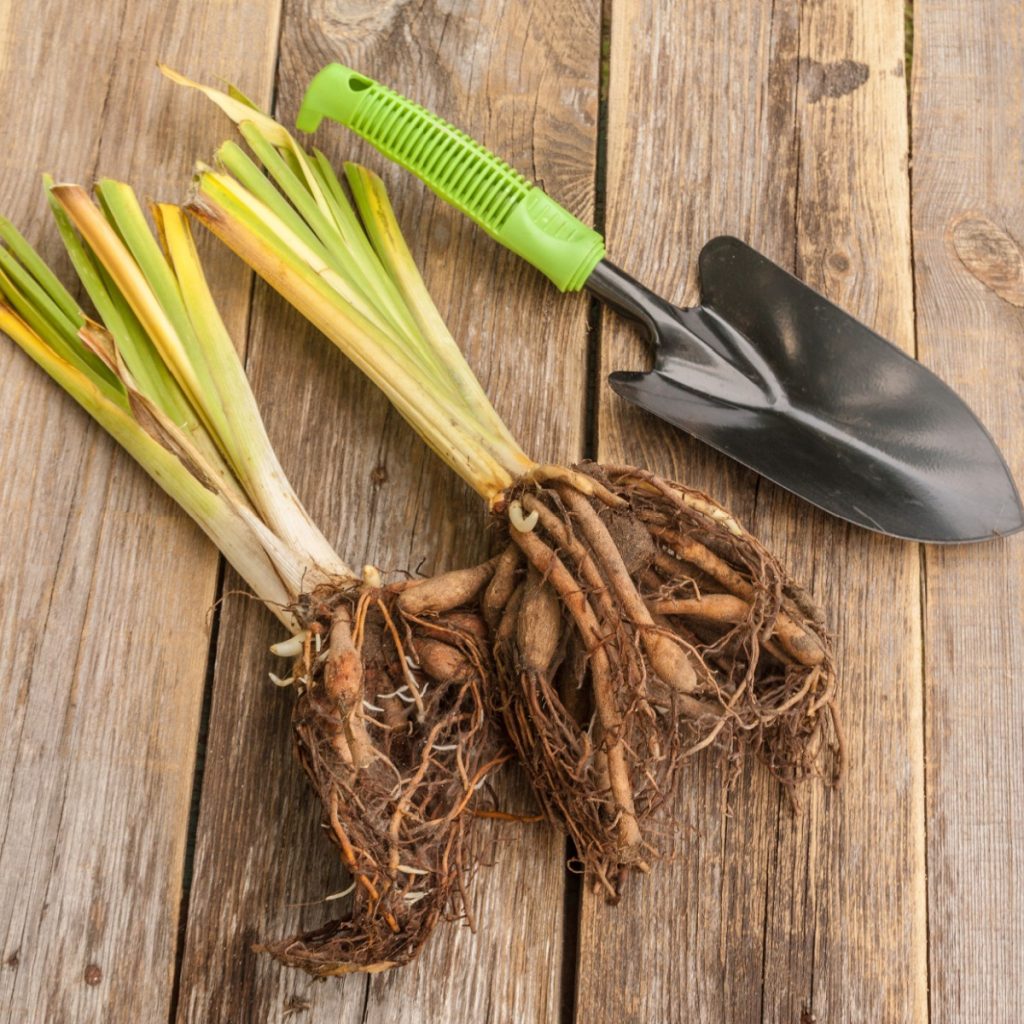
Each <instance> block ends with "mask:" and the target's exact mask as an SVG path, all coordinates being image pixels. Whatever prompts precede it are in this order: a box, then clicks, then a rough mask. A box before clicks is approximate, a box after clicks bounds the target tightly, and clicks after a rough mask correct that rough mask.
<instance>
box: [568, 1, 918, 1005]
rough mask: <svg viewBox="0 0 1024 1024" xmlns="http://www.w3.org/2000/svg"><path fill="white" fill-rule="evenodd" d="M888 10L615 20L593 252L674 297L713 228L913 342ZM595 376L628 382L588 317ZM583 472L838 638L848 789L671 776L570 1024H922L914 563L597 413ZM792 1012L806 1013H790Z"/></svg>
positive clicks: (703, 774) (635, 422)
mask: <svg viewBox="0 0 1024 1024" xmlns="http://www.w3.org/2000/svg"><path fill="white" fill-rule="evenodd" d="M902 14H903V5H902V3H897V2H894V0H875V2H872V3H868V4H864V3H861V2H855V0H841V2H836V3H832V4H827V5H823V4H819V3H812V2H809V0H808V2H803V3H801V2H798V0H785V2H784V0H778V2H776V3H774V4H771V5H768V4H742V3H720V4H706V3H702V2H697V0H685V2H681V3H677V4H660V5H650V4H643V3H637V2H633V0H617V2H615V3H613V5H612V46H611V69H610V71H611V79H610V98H609V155H608V199H607V211H608V214H607V216H608V223H607V228H608V237H609V243H610V253H611V256H612V258H613V259H616V260H618V261H619V262H621V263H623V264H625V265H626V266H627V267H628V268H629V269H630V270H631V272H633V273H635V274H636V275H637V276H638V277H639V278H640V279H641V280H643V281H645V282H647V283H649V284H651V285H652V286H653V287H654V288H655V289H658V290H661V291H663V292H664V294H666V295H667V296H668V297H669V298H673V299H675V300H677V301H679V300H686V301H692V300H694V299H695V297H696V288H695V280H694V278H695V259H696V254H697V252H698V249H699V246H700V245H701V244H702V242H703V241H705V240H706V239H708V238H709V237H711V236H712V235H714V234H717V233H721V232H728V233H733V234H737V235H739V236H740V237H742V238H745V239H747V240H749V241H750V242H751V243H752V244H754V245H755V246H757V247H758V248H760V249H762V250H763V251H765V252H766V254H767V255H769V256H771V257H772V258H774V259H775V260H777V261H779V262H781V263H782V265H783V266H787V267H791V268H794V269H795V270H796V272H797V273H798V274H800V275H801V276H802V277H804V278H805V279H806V280H808V281H809V283H811V284H812V285H813V286H816V287H818V288H820V289H821V290H823V291H824V292H825V293H826V294H828V295H830V296H832V297H834V298H835V299H836V300H837V301H839V302H841V303H842V304H844V305H845V306H846V307H847V308H849V309H850V310H851V311H852V312H853V313H854V314H855V315H859V316H860V317H861V318H862V319H865V320H866V321H867V322H869V323H872V324H874V325H875V326H876V327H877V328H878V329H879V330H881V331H883V332H884V333H886V334H887V335H888V336H890V337H893V338H895V339H896V340H897V341H899V342H901V343H902V344H904V345H905V346H907V347H908V349H909V348H910V347H911V344H912V331H913V325H912V295H911V279H910V246H909V238H908V233H909V204H908V183H907V167H906V154H907V123H906V93H905V81H904V79H903V77H902V73H903V63H902V58H901V47H902ZM602 349H603V352H602V363H603V368H604V369H605V370H612V369H618V368H624V367H634V366H637V365H641V364H642V363H643V362H644V361H645V355H644V354H643V353H642V350H641V346H640V344H639V343H638V339H637V336H636V334H635V332H634V331H633V330H631V329H630V328H628V327H624V326H623V325H622V324H620V323H619V322H618V321H617V320H615V319H614V318H613V317H611V316H608V317H606V318H605V319H604V321H603V331H602ZM600 396H601V406H600V449H599V450H600V454H601V457H602V458H603V459H606V460H609V461H617V460H621V459H630V460H632V461H635V462H640V463H646V464H647V465H649V466H651V467H652V468H654V469H656V470H658V471H659V472H662V473H664V474H666V475H668V476H674V477H677V478H681V479H685V480H686V481H687V482H689V483H692V484H696V485H697V486H700V487H705V488H707V489H708V490H710V491H711V492H712V493H713V494H715V495H716V496H718V497H719V498H721V499H723V500H725V501H726V502H727V503H728V504H730V505H731V506H732V507H733V508H734V509H735V511H736V512H737V514H739V515H740V516H741V518H742V519H744V520H745V521H746V522H747V523H748V525H749V526H750V527H751V528H752V529H753V531H754V532H755V533H756V534H758V535H760V536H761V537H762V538H763V539H764V540H765V541H766V542H767V543H768V544H769V546H771V547H772V548H774V549H775V550H777V551H778V552H779V553H780V554H781V555H782V556H783V560H784V561H785V562H786V563H787V564H788V565H789V566H790V567H791V568H792V571H793V572H794V574H795V575H796V576H797V578H799V579H801V580H803V581H805V582H806V583H807V584H808V585H809V587H810V588H811V590H812V591H813V592H814V594H815V595H816V596H817V598H818V599H819V600H820V601H821V602H822V604H823V605H824V607H825V609H826V612H827V616H828V620H829V622H830V623H831V625H832V628H833V629H834V630H835V632H836V633H837V634H838V654H839V667H840V671H841V676H842V681H843V685H842V691H841V696H840V705H841V709H842V713H843V717H844V721H845V726H846V730H847V733H848V739H849V747H850V761H851V764H850V768H849V771H848V774H847V777H846V779H845V781H844V783H843V785H842V788H840V789H839V790H837V791H827V790H824V789H823V788H822V787H819V786H810V787H808V788H807V789H806V790H805V792H804V793H803V794H802V800H803V807H802V810H801V812H800V813H799V815H797V816H796V817H795V818H794V816H793V815H792V814H791V813H790V811H789V810H788V808H787V807H786V806H785V804H784V802H783V801H782V800H781V799H780V796H779V794H778V793H777V791H776V789H775V787H774V785H773V784H772V783H771V782H769V781H768V780H767V779H766V778H765V773H763V772H762V771H760V770H755V771H751V772H748V773H746V774H744V776H743V777H742V778H741V779H740V780H739V782H738V784H737V786H736V789H735V790H734V792H733V793H732V794H731V796H730V798H729V807H728V810H727V809H726V807H725V806H724V803H723V794H722V785H721V771H720V769H719V766H718V765H716V764H715V763H714V759H713V758H708V759H707V760H705V761H702V762H701V763H700V764H697V765H695V766H694V767H693V768H692V769H691V771H690V772H689V774H688V775H687V776H686V778H685V779H684V781H683V785H682V792H681V795H680V797H679V799H678V801H677V804H676V811H677V813H678V814H679V815H680V817H681V819H682V823H683V830H682V837H683V841H682V843H681V851H680V855H679V857H678V858H677V859H676V860H675V861H674V862H673V863H671V864H668V865H660V866H659V868H658V869H657V873H656V874H655V875H654V876H653V877H652V878H650V879H647V880H644V881H643V882H642V883H640V884H636V885H634V886H633V887H632V888H631V890H629V891H628V892H627V896H626V898H625V900H624V901H623V904H622V905H621V906H620V907H619V908H617V909H608V908H606V907H605V906H603V905H602V904H600V903H599V902H598V901H597V900H596V899H594V898H591V897H589V896H588V897H586V898H585V900H584V905H583V912H582V924H581V935H580V965H579V981H578V1006H577V1017H578V1019H579V1020H580V1021H587V1022H591V1021H595V1022H596V1021H651V1020H659V1021H682V1020H730V1021H758V1020H765V1021H778V1020H786V1021H796V1020H800V1019H805V1020H808V1019H811V1020H813V1019H817V1020H839V1019H857V1020H894V1021H895V1020H921V1019H924V1017H925V1016H926V1013H927V1007H926V995H927V994H926V976H925V975H926V972H925V956H926V951H925V941H926V940H925V928H924V864H923V783H922V771H923V768H922V754H921V732H922V722H921V667H920V659H919V651H920V622H919V619H920V609H919V601H918V585H919V574H918V566H917V553H916V550H915V548H914V547H913V546H911V545H905V544H899V543H896V542H892V541H888V540H885V539H882V538H879V537H876V536H872V535H869V534H867V533H865V532H863V531H859V530H856V529H853V528H850V527H847V526H845V525H843V524H841V523H839V522H838V521H836V520H833V519H829V518H828V517H826V516H824V515H822V514H820V513H817V512H815V511H814V510H812V509H811V508H810V507H809V506H806V505H803V504H801V503H799V502H798V501H797V500H796V499H793V498H791V497H790V496H788V495H786V494H785V493H783V492H781V491H780V490H779V489H777V488H775V487H773V486H771V485H770V484H768V483H766V482H764V481H759V480H757V479H756V478H755V477H754V476H753V475H752V474H750V473H748V472H746V471H744V470H741V469H739V468H738V467H736V466H735V465H732V464H730V463H728V462H727V461H726V460H724V459H722V458H720V457H718V456H716V455H714V454H713V453H711V452H710V451H709V450H707V449H706V448H703V447H702V446H701V445H699V444H698V443H696V442H694V441H692V440H689V439H686V438H684V437H682V436H681V435H680V434H678V433H677V432H675V431H673V430H671V429H669V428H667V427H665V426H663V425H660V424H658V423H656V422H655V421H654V420H652V419H650V418H648V417H645V416H643V415H641V414H640V413H638V412H636V411H635V410H633V409H631V408H628V407H626V406H625V405H623V404H622V403H620V402H618V401H617V400H615V399H614V397H613V396H611V395H610V394H609V392H608V391H607V390H606V389H602V391H601V392H600ZM802 1015H803V1016H802Z"/></svg>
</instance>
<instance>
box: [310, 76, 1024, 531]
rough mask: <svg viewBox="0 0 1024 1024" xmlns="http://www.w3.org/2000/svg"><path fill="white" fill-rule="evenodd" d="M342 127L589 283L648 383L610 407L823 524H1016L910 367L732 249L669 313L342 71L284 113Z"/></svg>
mask: <svg viewBox="0 0 1024 1024" xmlns="http://www.w3.org/2000/svg"><path fill="white" fill-rule="evenodd" d="M324 117H329V118H331V119H333V120H336V121H339V122H340V123H342V124H344V125H347V126H348V127H349V128H351V129H352V130H353V131H354V132H356V133H357V134H358V135H360V136H362V137H363V138H364V139H366V140H367V141H368V142H370V143H371V144H372V145H373V146H374V147H376V148H377V149H378V150H379V151H380V152H381V153H383V154H384V155H385V156H387V157H389V158H390V159H392V160H394V161H396V162H397V163H399V164H400V165H401V166H403V167H405V168H407V169H408V170H410V171H412V172H413V173H414V174H415V175H417V177H419V178H421V179H422V180H423V181H424V182H425V183H426V184H427V185H428V186H429V187H430V188H431V189H432V190H433V191H434V192H436V193H437V194H438V195H439V196H441V198H442V199H444V200H446V201H447V202H449V203H451V205H453V206H455V207H456V208H457V209H459V210H461V211H462V212H463V213H465V214H467V215H468V216H469V217H471V218H472V219H473V220H474V221H475V222H476V223H477V224H478V225H479V226H480V227H482V228H483V229H484V230H485V231H486V232H487V233H488V234H489V235H491V237H493V238H494V239H496V240H497V241H499V242H501V243H502V244H503V245H505V246H506V247H507V248H509V249H511V250H512V251H513V252H515V253H518V254H519V255H520V256H522V257H523V258H524V259H526V260H528V261H529V262H530V263H532V264H533V265H534V266H535V267H536V268H537V269H538V270H540V271H541V272H542V273H544V274H545V275H546V276H547V277H549V278H550V279H551V280H552V281H553V282H554V283H555V284H556V285H557V286H558V288H559V289H561V290H562V291H578V290H580V289H581V288H583V287H586V288H588V289H589V290H590V291H592V292H593V293H594V294H595V295H597V296H598V297H599V298H601V299H602V300H604V301H605V302H607V303H609V304H611V305H612V306H614V307H615V308H616V309H618V310H619V311H620V312H622V313H624V314H626V315H627V316H630V317H632V318H634V319H636V320H639V321H640V322H641V323H642V324H643V325H644V327H645V328H646V329H647V332H648V334H649V336H650V341H651V344H652V346H653V348H654V352H655V361H654V368H653V369H652V370H651V371H650V372H648V373H635V372H619V373H613V374H612V375H611V376H610V378H609V382H610V383H611V386H612V388H614V390H615V391H616V392H617V393H618V394H619V395H621V396H622V397H623V398H626V399H628V400H629V401H631V402H633V403H635V404H636V405H639V406H641V407H642V408H644V409H646V410H648V411H649V412H652V413H654V414H655V415H656V416H660V417H661V418H662V419H664V420H667V421H668V422H669V423H672V424H674V425H675V426H677V427H679V428H681V429H682V430H685V431H686V432H687V433H690V434H693V435H694V436H695V437H698V438H700V439H701V440H702V441H704V442H705V443H707V444H709V445H711V446H712V447H713V448H716V449H718V450H719V451H721V452H723V453H725V454H726V455H728V456H730V457H731V458H733V459H735V460H736V461H737V462H740V463H742V464H743V465H745V466H749V467H750V468H751V469H753V470H756V471H757V472H758V473H760V474H762V475H763V476H765V477H767V478H768V479H769V480H772V481H774V482H775V483H777V484H779V485H780V486H782V487H784V488H786V489H787V490H789V491H792V492H793V493H794V494H797V495H799V496H800V497H802V498H804V499H806V500H807V501H809V502H811V503H812V504H814V505H817V506H818V507H819V508H822V509H825V510H826V511H827V512H830V513H832V514H833V515H836V516H839V517H840V518H842V519H846V520H849V521H850V522H852V523H856V524H857V525H858V526H863V527H866V528H867V529H870V530H877V531H880V532H882V533H889V534H893V535H894V536H897V537H905V538H908V539H913V540H922V541H935V542H963V541H978V540H987V539H989V538H993V537H998V536H1002V535H1005V534H1008V533H1013V532H1014V531H1016V530H1019V529H1021V528H1022V527H1024V509H1022V507H1021V502H1020V497H1019V495H1018V493H1017V489H1016V487H1015V486H1014V483H1013V479H1012V477H1011V476H1010V473H1009V470H1008V469H1007V466H1006V463H1005V462H1004V461H1003V458H1002V456H1001V455H1000V453H999V449H998V448H997V447H996V446H995V443H994V442H993V441H992V438H991V437H989V435H988V433H987V432H986V430H985V428H984V427H983V426H982V425H981V423H980V422H979V421H978V419H977V418H976V417H975V415H974V413H972V412H971V410H970V409H969V408H968V407H967V406H966V405H965V404H964V402H963V401H962V400H961V399H960V398H959V397H958V396H957V395H956V394H955V393H954V392H953V391H952V390H951V389H950V388H949V387H947V385H946V384H944V383H943V382H942V381H941V380H940V379H939V378H938V377H936V376H935V374H933V373H932V372H931V371H930V370H928V369H927V368H926V367H924V366H922V365H921V364H920V363H918V362H916V361H915V360H913V359H911V358H909V357H908V356H907V355H905V354H904V353H903V352H901V351H900V349H898V348H897V347H896V346H895V345H892V344H890V343H889V342H888V341H886V340H885V339H884V338H882V337H881V336H880V335H878V334H876V333H875V332H874V331H872V330H871V329H870V328H868V327H866V326H864V325H863V324H861V323H859V322H858V321H857V320H855V319H854V318H853V317H851V316H850V315H849V314H848V313H845V312H843V310H841V309H840V308H839V307H838V306H835V305H834V304H833V303H831V302H829V301H828V300H827V299H825V298H824V297H823V296H821V295H819V294H818V293H817V292H815V291H813V290H812V289H811V288H808V287H807V285H805V284H803V283H802V282H800V281H798V280H797V279H796V278H795V277H793V276H792V275H791V274H789V273H787V272H786V271H785V270H783V269H782V268H781V267H779V266H777V265H776V264H775V263H772V262H771V261H770V260H768V259H767V258H766V257H764V256H762V255H760V254H759V253H757V252H755V251H754V250H753V249H751V248H750V247H749V246H747V245H745V244H744V243H743V242H741V241H739V240H738V239H735V238H729V237H726V236H722V237H718V238H713V239H712V240H711V241H710V242H708V243H707V244H706V245H705V246H704V248H703V249H702V250H701V253H700V258H699V260H700V262H699V269H700V298H701V302H700V305H699V306H694V307H692V308H689V309H682V308H680V307H678V306H674V305H672V304H671V303H669V302H666V301H665V300H664V299H661V298H659V297H658V296H656V295H654V294H653V293H652V292H650V291H649V290H648V289H647V288H645V287H644V286H643V285H641V284H639V283H638V282H637V281H635V280H633V278H631V277H630V276H629V275H628V274H626V273H624V272H623V271H622V270H620V269H619V268H618V267H616V266H615V265H614V264H612V263H610V262H609V261H608V260H606V259H605V258H604V240H603V239H602V237H601V235H599V234H598V233H597V232H596V231H594V230H593V229H592V228H590V227H588V226H587V225H585V224H584V223H582V222H581V221H580V220H578V219H577V218H576V217H574V216H573V215H572V214H570V213H569V212H568V211H567V210H565V209H563V208H562V207H561V206H559V205H558V204H557V203H556V202H555V201H554V200H553V199H551V198H550V197H549V196H547V195H546V194H545V193H544V192H543V191H542V190H541V189H539V188H537V187H536V186H534V185H532V184H531V183H530V182H529V181H527V180H526V179H525V178H524V177H522V175H520V174H518V173H517V172H516V171H514V170H513V169H512V168H511V167H509V165H508V164H506V163H505V162H504V161H502V160H500V159H499V158H498V157H496V156H495V155H494V154H492V153H490V152H489V151H488V150H486V149H485V148H484V147H483V146H481V145H479V144H478V143H476V142H474V141H473V140H472V139H471V138H470V137H469V136H468V135H466V134H464V133H463V132H461V131H459V130H458V129H457V128H454V127H453V126H452V125H450V124H448V123H447V122H446V121H443V120H442V119H441V118H439V117H437V116H436V115H434V114H432V113H430V112H429V111H428V110H425V109H424V108H423V107H421V106H419V105H418V104H415V103H413V102H412V101H410V100H408V99H406V98H404V97H403V96H400V95H399V94H398V93H395V92H393V91H392V90H390V89H388V88H386V87H385V86H383V85H381V84H379V83H378V82H375V81H373V80H372V79H369V78H367V77H366V76H365V75H360V74H358V73H357V72H355V71H352V70H351V69H349V68H346V67H343V66H342V65H340V64H331V65H329V66H328V67H326V68H324V69H323V70H322V71H321V72H320V73H319V74H318V75H317V76H316V77H315V78H314V79H313V81H312V82H311V83H310V86H309V88H308V90H307V91H306V95H305V98H304V100H303V103H302V109H301V111H300V113H299V117H298V127H299V129H300V130H302V131H307V132H311V131H314V130H315V129H316V128H317V126H318V125H319V124H320V121H321V120H322V118H324Z"/></svg>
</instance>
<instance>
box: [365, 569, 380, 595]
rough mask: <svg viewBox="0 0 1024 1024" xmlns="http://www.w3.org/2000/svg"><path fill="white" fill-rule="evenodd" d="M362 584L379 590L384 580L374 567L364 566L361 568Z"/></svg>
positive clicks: (378, 570)
mask: <svg viewBox="0 0 1024 1024" xmlns="http://www.w3.org/2000/svg"><path fill="white" fill-rule="evenodd" d="M363 582H364V583H365V584H366V585H367V586H368V587H371V588H372V589H374V590H379V589H380V588H381V587H383V586H384V578H383V577H382V576H381V574H380V569H378V568H377V566H375V565H364V566H363Z"/></svg>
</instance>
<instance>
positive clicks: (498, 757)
mask: <svg viewBox="0 0 1024 1024" xmlns="http://www.w3.org/2000/svg"><path fill="white" fill-rule="evenodd" d="M490 574H491V565H490V564H489V563H488V564H485V565H483V566H478V567H476V568H475V569H473V570H468V571H466V572H463V573H449V574H447V575H446V576H441V577H437V578H435V579H433V580H426V581H418V582H416V583H412V584H399V585H396V586H391V587H372V586H363V587H358V586H356V587H348V588H341V589H338V588H333V587H323V588H320V589H319V590H317V591H315V592H314V593H313V594H311V595H307V596H306V597H305V598H303V600H302V607H301V608H300V609H299V612H300V617H301V619H302V621H303V622H304V624H305V625H306V627H307V639H306V641H305V644H304V650H303V652H302V654H301V655H300V657H299V658H298V660H297V664H296V666H295V677H296V679H297V680H299V685H300V696H299V698H298V700H297V702H296V706H295V710H294V714H293V725H294V733H295V743H296V750H297V753H298V758H299V761H300V763H301V765H302V767H303V769H304V771H305V773H306V775H307V777H308V778H309V780H310V782H311V784H312V786H313V788H314V789H315V790H316V792H317V795H318V796H319V798H320V801H321V804H322V808H323V827H324V830H325V832H326V833H327V835H328V836H329V838H330V839H331V841H332V842H333V843H334V845H335V846H336V847H337V848H338V851H339V853H340V856H341V859H342V862H343V864H344V865H345V867H346V869H347V871H348V872H349V874H350V876H351V879H352V891H351V897H350V898H351V905H350V909H349V912H348V913H347V914H346V915H345V916H344V917H342V918H339V919H336V920H332V921H330V922H328V923H327V924H325V925H323V926H322V927H320V928H317V929H315V930H312V931H307V932H304V933H302V934H299V935H294V936H291V937H288V938H285V939H282V940H279V941H275V942H270V943H266V944H265V945H263V946H260V947H258V949H259V950H260V951H263V952H269V953H270V954H272V955H273V956H274V957H275V958H276V959H278V960H279V961H281V962H282V963H284V964H286V965H288V966H291V967H299V968H301V969H303V970H305V971H307V972H309V973H310V974H313V975H315V976H319V977H326V976H330V975H337V974H345V973H349V972H353V971H366V972H375V971H381V970H386V969H388V968H390V967H395V966H398V965H401V964H404V963H408V962H409V961H410V960H412V959H414V958H415V957H416V956H417V954H418V953H419V951H420V949H421V948H422V946H423V944H424V943H425V942H426V940H427V939H428V938H429V936H430V934H431V932H432V931H433V929H434V928H435V926H436V925H437V924H438V923H439V922H440V921H441V920H452V919H456V918H461V917H466V916H467V915H468V906H467V898H468V897H467V886H468V882H469V879H470V876H471V875H472V873H473V871H474V868H475V864H476V856H475V853H474V846H473V837H472V829H471V825H472V821H473V818H472V816H471V815H470V814H467V813H466V812H467V809H469V807H470V804H471V802H472V801H473V800H474V796H475V795H476V794H477V791H478V790H479V789H480V788H481V787H482V786H483V784H484V782H485V780H486V779H487V777H488V775H489V773H490V772H491V771H492V770H493V769H494V768H496V767H497V766H498V765H499V764H500V763H501V762H502V761H503V760H505V755H504V754H502V753H501V750H500V745H499V744H498V743H497V742H496V741H495V735H494V731H493V730H492V729H491V728H490V727H489V725H488V719H487V715H486V707H485V699H484V687H485V685H486V684H485V678H486V676H487V674H488V671H489V668H488V666H489V655H488V650H487V644H486V643H485V642H484V640H483V636H484V624H483V622H482V620H481V619H480V616H479V613H478V612H476V611H475V610H473V605H474V597H475V595H474V592H473V585H474V581H475V587H476V589H477V590H479V589H481V588H482V586H483V585H484V584H485V583H486V582H487V580H488V578H489V577H490ZM467 577H472V578H471V579H468V578H467ZM467 588H468V589H467ZM462 605H468V606H469V607H468V609H467V610H464V611H459V610H458V609H459V607H460V606H462ZM448 612H451V614H446V613H448Z"/></svg>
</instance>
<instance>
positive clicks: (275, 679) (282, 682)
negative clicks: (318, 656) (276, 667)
mask: <svg viewBox="0 0 1024 1024" xmlns="http://www.w3.org/2000/svg"><path fill="white" fill-rule="evenodd" d="M268 675H269V676H270V681H271V682H272V683H273V684H274V685H275V686H291V685H292V683H294V682H295V676H289V677H288V678H287V679H282V678H281V677H280V676H275V675H274V673H273V672H270V673H268Z"/></svg>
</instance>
